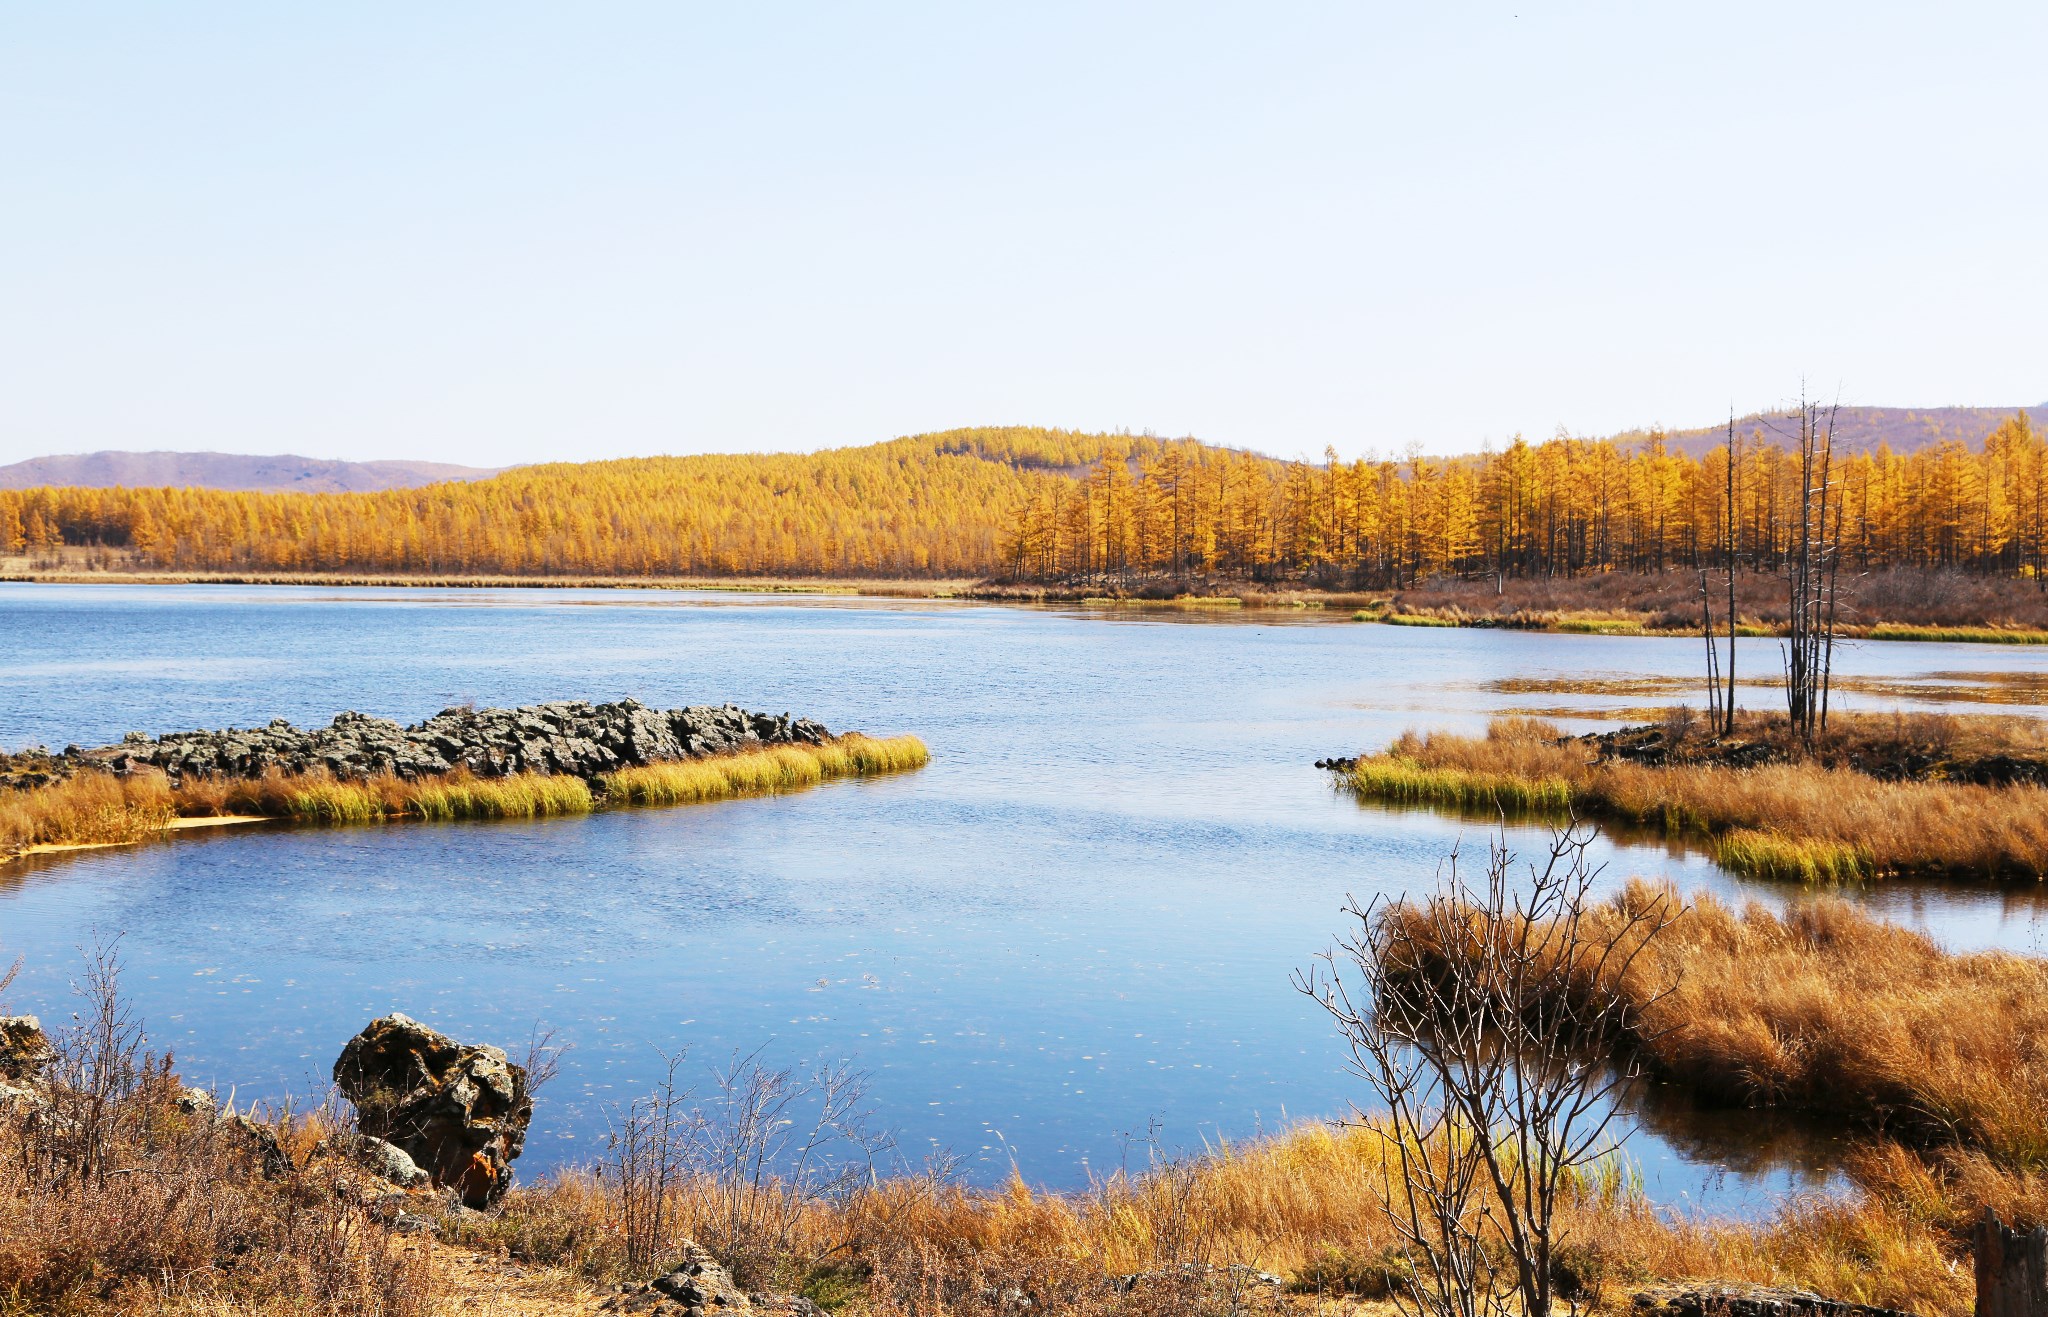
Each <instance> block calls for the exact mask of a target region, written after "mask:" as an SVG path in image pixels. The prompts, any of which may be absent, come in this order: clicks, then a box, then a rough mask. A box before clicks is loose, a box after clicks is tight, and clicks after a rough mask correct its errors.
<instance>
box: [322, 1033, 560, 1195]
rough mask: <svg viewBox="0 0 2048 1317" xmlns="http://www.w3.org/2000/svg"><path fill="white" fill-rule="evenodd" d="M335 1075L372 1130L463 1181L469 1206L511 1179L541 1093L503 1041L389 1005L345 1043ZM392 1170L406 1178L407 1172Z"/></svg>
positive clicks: (431, 1169) (439, 1178)
mask: <svg viewBox="0 0 2048 1317" xmlns="http://www.w3.org/2000/svg"><path fill="white" fill-rule="evenodd" d="M334 1082H335V1084H336V1085H338V1086H339V1087H340V1089H341V1091H342V1093H343V1095H344V1096H346V1097H347V1098H348V1100H349V1101H350V1102H353V1103H354V1104H355V1108H356V1119H357V1124H358V1125H359V1126H360V1127H361V1129H362V1132H363V1133H364V1134H366V1135H368V1136H369V1137H370V1138H371V1139H374V1140H382V1141H384V1142H386V1143H389V1144H391V1145H392V1146H393V1147H394V1148H395V1149H396V1150H397V1151H399V1152H400V1153H402V1154H403V1155H404V1156H405V1157H407V1158H409V1159H410V1160H411V1162H412V1163H413V1164H414V1165H416V1166H417V1167H418V1168H419V1169H420V1170H422V1171H424V1172H426V1175H427V1177H428V1178H429V1179H430V1180H431V1181H432V1182H433V1183H434V1184H435V1185H437V1186H440V1187H443V1188H450V1189H453V1190H455V1191H456V1193H457V1194H459V1195H460V1196H461V1198H462V1202H463V1204H464V1206H467V1207H475V1208H482V1207H488V1206H489V1205H490V1204H492V1203H494V1202H496V1201H497V1200H498V1199H499V1198H501V1197H503V1196H504V1193H505V1191H506V1190H507V1189H509V1188H511V1186H512V1177H511V1174H510V1168H511V1164H512V1161H513V1159H515V1158H516V1157H518V1156H519V1153H520V1151H521V1149H522V1148H524V1147H525V1145H526V1127H527V1125H528V1124H530V1123H531V1122H532V1120H533V1099H532V1098H531V1097H530V1096H529V1095H528V1094H527V1091H526V1070H525V1068H524V1067H523V1066H517V1065H514V1064H512V1063H511V1062H510V1061H509V1060H507V1059H506V1057H505V1053H504V1052H503V1051H501V1050H499V1049H498V1048H495V1047H474V1046H469V1045H466V1044H463V1043H458V1042H456V1041H455V1040H454V1039H453V1038H450V1037H448V1036H447V1035H446V1034H443V1033H437V1032H436V1031H434V1030H432V1029H429V1028H428V1027H427V1026H425V1025H424V1024H421V1023H420V1022H419V1021H417V1020H414V1019H412V1018H411V1017H410V1016H405V1015H397V1014H393V1015H386V1016H384V1017H382V1018H381V1019H376V1020H372V1021H370V1023H368V1024H367V1025H365V1026H363V1031H362V1032H361V1033H359V1034H357V1035H356V1036H355V1037H353V1038H351V1039H349V1040H348V1043H347V1045H346V1046H344V1047H343V1048H342V1049H341V1056H340V1057H339V1058H338V1059H337V1060H336V1061H335V1063H334ZM394 1166H397V1164H396V1163H395V1162H394ZM397 1169H399V1170H400V1171H401V1172H402V1169H403V1168H402V1167H397ZM387 1178H391V1179H394V1180H398V1181H399V1182H401V1183H402V1182H403V1180H404V1177H403V1175H402V1173H401V1174H399V1175H387Z"/></svg>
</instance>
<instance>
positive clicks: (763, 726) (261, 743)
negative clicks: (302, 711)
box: [25, 700, 831, 784]
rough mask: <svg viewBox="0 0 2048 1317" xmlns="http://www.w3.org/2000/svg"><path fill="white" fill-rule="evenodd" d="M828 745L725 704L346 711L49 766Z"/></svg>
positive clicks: (487, 760) (507, 762) (427, 771)
mask: <svg viewBox="0 0 2048 1317" xmlns="http://www.w3.org/2000/svg"><path fill="white" fill-rule="evenodd" d="M830 735H831V733H830V732H828V731H827V730H826V729H825V727H824V726H823V725H821V724H819V723H816V722H813V721H811V720H810V719H808V718H791V717H790V716H789V715H788V714H786V713H785V714H765V713H750V712H748V711H747V710H745V709H742V708H739V707H737V706H735V705H731V704H725V705H693V706H691V707H689V708H683V709H668V710H661V709H655V708H650V707H649V706H647V705H644V704H641V703H640V702H639V701H637V700H620V701H617V702H616V703H609V704H592V703H589V702H588V701H584V700H561V701H557V702H554V703H551V704H530V705H524V706H522V707H520V708H517V709H473V708H462V707H457V708H452V709H443V710H442V711H441V712H440V713H437V714H435V715H434V716H433V717H431V718H429V719H427V720H426V721H425V722H421V723H415V724H414V725H412V726H410V727H401V726H400V725H399V724H397V723H395V722H392V721H390V720H389V719H385V718H373V717H371V716H369V715H368V714H361V713H354V712H349V713H341V714H337V715H336V716H335V719H334V721H333V723H331V724H330V725H328V726H326V727H322V728H317V729H301V728H298V727H294V726H293V725H292V724H291V723H289V722H287V721H285V720H284V719H282V718H279V719H275V720H273V721H272V722H271V723H270V724H269V725H268V726H266V727H257V728H249V729H240V728H233V727H230V728H227V729H226V730H224V731H196V732H173V733H171V734H169V735H166V736H155V737H153V736H147V735H144V734H143V733H141V732H130V733H129V734H128V736H127V737H126V738H125V739H124V740H123V741H122V742H121V743H120V744H119V745H112V746H103V747H101V748H99V749H96V750H80V749H78V748H76V747H70V748H67V749H66V750H65V752H64V753H63V754H62V755H57V756H49V763H50V766H51V770H52V773H53V775H55V776H63V775H65V774H66V773H67V771H69V770H73V769H76V768H79V767H98V768H103V769H106V770H109V771H112V772H114V773H130V772H134V771H135V770H137V769H140V768H159V769H162V770H163V771H164V773H166V774H167V775H168V776H169V777H170V779H171V781H172V782H173V783H174V784H175V783H177V782H180V781H182V780H184V779H185V778H187V777H192V778H206V777H248V778H253V777H261V776H262V775H263V774H264V773H265V772H267V771H269V770H271V769H277V770H280V771H283V772H287V773H304V772H309V771H313V770H316V769H325V770H326V771H328V772H329V773H332V774H333V775H334V776H335V777H338V778H344V779H361V778H367V777H374V776H376V775H378V774H382V773H391V774H395V775H397V776H399V777H402V778H418V777H430V776H433V775H435V774H439V773H447V772H451V771H453V770H455V769H457V768H467V769H468V770H469V771H470V772H472V773H475V774H476V775H477V776H479V777H498V776H503V775H505V774H508V773H521V772H536V773H566V774H570V775H573V776H576V777H581V778H594V777H596V776H598V775H599V774H602V773H608V772H611V771H612V770H614V769H619V768H626V767H630V766H633V765H639V764H652V763H660V762H664V761H668V760H676V759H692V758H697V757H699V756H702V755H713V754H722V753H726V752H729V751H734V750H744V749H749V748H753V747H758V746H763V745H788V744H792V743H801V744H809V745H816V744H818V743H819V742H822V741H824V740H826V739H828V738H829V737H830ZM25 753H27V752H25Z"/></svg>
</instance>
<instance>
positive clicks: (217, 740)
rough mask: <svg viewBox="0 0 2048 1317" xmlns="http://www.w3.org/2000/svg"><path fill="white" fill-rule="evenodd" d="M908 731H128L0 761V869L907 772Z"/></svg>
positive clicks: (724, 723)
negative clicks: (271, 825)
mask: <svg viewBox="0 0 2048 1317" xmlns="http://www.w3.org/2000/svg"><path fill="white" fill-rule="evenodd" d="M929 757H930V755H929V752H928V751H927V750H926V748H925V745H924V743H923V742H922V741H920V740H918V739H917V738H916V737H914V736H895V737H887V738H876V737H870V736H866V735H863V734H862V733H859V732H846V733H840V734H834V733H833V732H831V731H830V730H829V729H828V728H826V727H825V726H824V725H823V724H822V723H818V722H815V721H813V720H811V719H809V718H792V717H791V716H790V715H788V714H786V713H784V714H765V713H751V712H749V711H747V710H745V709H742V708H739V707H738V706H736V705H730V704H726V705H715V706H714V705H693V706H690V707H688V708H681V709H669V710H661V709H655V708H651V707H649V706H647V705H644V704H641V703H640V702H639V701H637V700H630V699H628V700H620V701H616V702H613V703H599V704H593V703H589V702H587V701H583V700H564V701H557V702H554V703H548V704H535V705H526V706H522V707H520V708H516V709H476V708H470V707H464V706H457V707H455V708H450V709H443V710H442V711H441V712H440V713H437V714H435V715H434V716H433V717H431V718H428V719H426V720H425V721H423V722H419V723H415V724H413V725H412V726H409V727H408V726H401V725H399V724H398V723H395V722H392V721H390V720H389V719H385V718H375V717H371V716H369V715H366V714H361V713H355V712H344V713H340V714H337V715H336V716H335V718H334V720H333V721H332V722H331V723H330V724H329V725H328V726H326V727H322V728H314V729H302V728H298V727H294V726H293V725H292V724H291V723H290V722H288V721H286V720H284V719H274V720H272V721H271V722H270V723H268V724H267V725H265V726H263V727H259V728H248V729H243V728H234V727H229V728H226V729H223V730H218V731H192V732H175V733H170V734H167V735H163V736H150V735H147V734H145V733H142V732H131V733H129V734H128V735H127V736H126V737H125V738H123V739H122V740H121V742H120V743H119V744H116V745H108V746H99V747H95V748H91V749H81V748H80V747H78V746H67V747H65V749H64V750H63V751H62V752H61V753H55V754H53V753H51V752H49V751H48V750H45V749H40V748H33V749H29V750H24V751H21V752H19V753H16V754H11V755H10V754H4V753H0V860H5V859H9V858H13V857H15V856H19V855H23V854H28V853H33V852H39V851H52V850H64V849H75V848H84V847H92V846H113V845H123V844H127V843H131V842H136V841H141V840H144V839H146V838H149V837H154V836H161V835H163V834H165V833H167V832H170V831H173V830H176V829H178V828H185V827H204V826H219V825H223V824H231V823H242V822H255V821H260V820H265V819H291V820H296V821H299V822H306V823H370V822H377V821H380V820H385V819H404V818H415V819H443V820H445V819H462V818H538V817H543V816H547V815H555V814H584V813H589V812H591V811H593V810H597V809H603V808H608V807H612V806H619V805H682V804H691V803H696V802H700V801H710V800H722V799H725V798H727V797H731V796H742V795H758V794H763V793H770V792H776V791H785V790H790V789H793V788H796V787H804V786H810V785H813V784H815V783H818V782H822V781H824V780H826V779H828V778H838V777H865V776H870V775H873V774H878V773H889V772H896V771H899V770H903V769H912V768H920V767H922V766H923V765H924V764H925V762H926V760H927V759H928V758H929Z"/></svg>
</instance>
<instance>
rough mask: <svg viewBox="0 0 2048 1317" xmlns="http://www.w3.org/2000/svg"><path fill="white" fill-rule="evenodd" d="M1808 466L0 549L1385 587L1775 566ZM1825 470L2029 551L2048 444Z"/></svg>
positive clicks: (1744, 454) (346, 566)
mask: <svg viewBox="0 0 2048 1317" xmlns="http://www.w3.org/2000/svg"><path fill="white" fill-rule="evenodd" d="M1731 468H1732V469H1731ZM1800 470H1801V467H1800V461H1799V457H1798V454H1797V453H1796V451H1793V450H1792V449H1791V448H1788V447H1787V446H1786V445H1785V444H1784V443H1783V442H1782V441H1781V440H1780V439H1779V438H1778V437H1777V436H1775V435H1772V434H1770V433H1767V432H1765V431H1764V430H1763V429H1761V428H1752V429H1751V430H1750V431H1749V432H1748V433H1746V434H1741V433H1738V434H1736V435H1735V437H1734V441H1733V442H1732V443H1724V444H1721V445H1719V446H1717V447H1715V448H1714V449H1712V450H1711V451H1708V452H1706V453H1705V454H1703V455H1700V456H1697V457H1695V456H1689V455H1687V454H1686V453H1684V452H1680V451H1676V450H1673V449H1671V448H1669V447H1668V446H1667V445H1666V444H1665V442H1664V441H1663V440H1662V438H1660V437H1659V436H1657V435H1651V436H1650V437H1648V438H1647V439H1645V440H1640V441H1629V442H1620V441H1615V440H1589V439H1579V438H1573V437H1570V436H1563V435H1561V436H1559V437H1557V438H1554V439H1550V440H1546V441H1543V442H1539V443H1528V442H1525V441H1523V440H1521V439H1519V438H1518V439H1516V440H1515V441H1514V442H1513V443H1511V444H1509V445H1507V446H1506V447H1505V448H1502V449H1500V450H1498V451H1488V452H1481V453H1477V454H1473V455H1469V456H1464V457H1455V458H1438V457H1430V456H1426V455H1424V454H1422V453H1420V452H1418V451H1411V452H1410V453H1409V454H1408V455H1406V456H1404V457H1400V458H1389V459H1371V458H1367V459H1361V460H1358V461H1352V462H1343V461H1339V460H1337V458H1336V457H1335V455H1334V453H1326V460H1324V461H1322V462H1319V463H1318V462H1291V461H1282V460H1278V459H1275V458H1269V457H1263V456H1260V455H1258V454H1254V453H1247V452H1242V451H1237V450H1233V449H1227V448H1220V447H1215V446H1212V445H1208V444H1203V443H1199V442H1197V441H1195V440H1191V439H1159V438H1153V437H1150V436H1134V435H1102V434H1083V433H1078V432H1074V431H1065V430H1046V429H1034V428H1025V427H1012V428H991V429H974V430H955V431H947V432H945V433H942V434H933V435H923V436H917V437H913V438H906V439H898V440H893V441H890V442H888V443H882V444H874V445H870V446H867V447H862V448H843V449H833V450H826V451H823V452H818V453H807V454H764V455H736V456H734V455H727V456H704V457H679V458H636V459H628V460H621V461H606V462H587V463H559V464H551V465H543V466H532V467H520V468H515V469H513V470H511V471H507V472H505V473H504V474H502V475H499V476H496V477H493V478H491V479H488V480H480V481H475V482H470V483H450V484H440V485H430V486H425V487H422V488H417V489H404V490H386V491H381V492H377V493H364V494H287V493H245V492H232V491H222V490H209V489H192V488H180V489H79V488H39V489H29V490H0V553H6V554H10V555H21V554H27V555H29V556H30V557H35V556H36V555H39V554H45V553H49V552H51V551H53V550H55V549H56V548H58V547H59V546H65V545H71V546H90V545H98V546H106V547H109V548H114V549H123V550H128V551H131V552H132V553H133V554H134V555H135V557H136V558H138V559H139V560H140V561H141V562H142V563H143V564H145V565H147V566H150V567H156V568H163V569H168V570H191V571H228V572H234V571H275V572H336V571H345V572H380V573H381V572H389V573H432V574H458V573H461V574H503V575H513V576H519V575H591V576H685V575H704V576H738V575H764V576H846V577H991V576H993V577H1004V578H1009V579H1015V580H1021V581H1052V582H1057V581H1105V582H1126V583H1139V582H1143V581H1146V580H1159V579H1168V580H1172V579H1194V578H1200V577H1226V578H1233V579H1246V580H1257V581H1273V582H1281V581H1288V582H1305V583H1312V584H1327V585H1354V586H1395V587H1400V586H1410V585H1413V584H1415V583H1417V582H1419V581H1422V580H1424V579H1427V578H1429V577H1431V576H1437V575H1443V574H1459V575H1468V576H1479V575H1498V576H1517V577H1519V576H1574V575H1579V574H1582V573H1588V572H1605V571H1635V572H1655V571H1661V570H1668V569H1671V568H1674V567H1683V568H1697V567H1704V566H1715V565H1724V564H1725V562H1726V560H1727V558H1728V556H1729V554H1730V551H1731V549H1730V546H1731V545H1732V553H1733V555H1734V556H1735V557H1736V558H1737V559H1738V560H1739V561H1741V562H1742V563H1743V564H1745V565H1749V566H1753V567H1756V568H1759V569H1763V570H1779V569H1782V568H1783V567H1784V566H1785V564H1786V563H1787V561H1788V560H1789V555H1792V554H1793V553H1795V552H1796V550H1797V547H1798V544H1797V541H1798V536H1799V522H1798V510H1799V508H1800V506H1801V504H1800V496H1801V489H1802V484H1801V476H1800ZM1829 481H1830V486H1831V489H1832V491H1833V494H1832V497H1834V498H1835V499H1837V500H1838V502H1837V503H1836V504H1834V506H1835V507H1836V508H1837V513H1836V514H1835V515H1838V516H1839V518H1840V520H1839V526H1840V541H1839V546H1838V551H1839V552H1840V554H1841V555H1842V561H1843V563H1844V564H1845V565H1846V566H1849V567H1851V568H1852V569H1856V570H1868V569H1874V568H1880V567H1896V566H1908V567H1910V566H1941V567H1956V568H1963V569H1968V570H1973V571H1981V572H1996V573H2007V574H2031V575H2036V576H2039V575H2040V573H2041V572H2042V571H2043V568H2044V555H2048V443H2044V439H2043V436H2042V435H2041V434H2040V433H2038V432H2036V431H2035V430H2034V429H2033V428H2032V427H2031V426H2030V425H2029V423H2028V421H2027V418H2026V417H2025V416H2024V415H2017V416H2015V417H2013V418H2012V419H2011V420H2009V421H2007V422H2005V423H2004V424H2002V425H2001V426H1999V427H1998V429H1997V430H1996V431H1994V432H1993V433H1992V434H1991V435H1990V436H1989V438H1988V439H1987V440H1986V441H1985V442H1984V444H1983V445H1982V446H1981V447H1971V446H1968V445H1964V444H1962V443H1958V442H1946V443H1942V444H1938V445H1935V446H1932V447H1929V448H1925V449H1922V450H1919V451H1916V452H1912V453H1894V452H1891V451H1889V450H1887V449H1883V448H1880V449H1878V450H1876V451H1875V452H1869V453H1861V454H1856V455H1852V456H1837V457H1836V458H1835V461H1834V463H1833V466H1832V468H1831V470H1830V474H1829ZM1731 489H1732V493H1731V492H1730V491H1731ZM1731 528H1732V537H1731V535H1730V534H1729V531H1730V530H1731Z"/></svg>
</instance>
